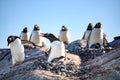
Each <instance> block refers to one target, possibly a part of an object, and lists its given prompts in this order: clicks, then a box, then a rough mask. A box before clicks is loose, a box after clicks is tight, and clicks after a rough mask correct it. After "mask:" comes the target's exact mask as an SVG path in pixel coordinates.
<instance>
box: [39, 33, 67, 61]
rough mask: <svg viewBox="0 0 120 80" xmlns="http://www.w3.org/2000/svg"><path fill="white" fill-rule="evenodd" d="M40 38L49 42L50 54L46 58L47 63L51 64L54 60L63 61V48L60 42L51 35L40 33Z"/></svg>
mask: <svg viewBox="0 0 120 80" xmlns="http://www.w3.org/2000/svg"><path fill="white" fill-rule="evenodd" d="M41 36H43V37H46V38H48V39H49V40H50V42H51V46H50V53H49V57H48V60H47V61H48V62H53V61H54V60H55V59H59V61H64V60H65V46H64V43H63V42H62V41H60V40H59V39H58V38H56V37H55V36H54V35H53V34H51V33H45V34H44V33H41Z"/></svg>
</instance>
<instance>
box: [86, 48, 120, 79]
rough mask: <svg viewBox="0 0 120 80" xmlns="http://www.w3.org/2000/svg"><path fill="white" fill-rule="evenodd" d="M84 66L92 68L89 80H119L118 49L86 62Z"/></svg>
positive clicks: (119, 55)
mask: <svg viewBox="0 0 120 80" xmlns="http://www.w3.org/2000/svg"><path fill="white" fill-rule="evenodd" d="M84 66H86V67H92V70H91V72H89V73H88V74H89V78H91V79H89V80H120V75H119V74H120V48H118V49H115V50H113V51H110V52H108V53H106V54H104V55H102V56H99V57H97V58H95V59H93V60H91V61H88V63H86V64H84Z"/></svg>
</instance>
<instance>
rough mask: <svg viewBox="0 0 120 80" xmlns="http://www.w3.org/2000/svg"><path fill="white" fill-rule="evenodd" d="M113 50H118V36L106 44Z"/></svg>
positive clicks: (119, 38)
mask: <svg viewBox="0 0 120 80" xmlns="http://www.w3.org/2000/svg"><path fill="white" fill-rule="evenodd" d="M108 44H109V46H111V47H113V48H115V49H116V48H120V36H117V37H114V40H113V41H112V42H110V43H108Z"/></svg>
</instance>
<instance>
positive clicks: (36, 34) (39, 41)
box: [30, 24, 45, 47]
mask: <svg viewBox="0 0 120 80" xmlns="http://www.w3.org/2000/svg"><path fill="white" fill-rule="evenodd" d="M41 32H42V31H41V30H40V28H39V26H38V25H37V24H36V25H34V29H33V31H32V33H31V36H30V41H31V42H33V43H34V44H35V45H36V46H39V47H43V46H45V40H44V37H42V36H40V33H41Z"/></svg>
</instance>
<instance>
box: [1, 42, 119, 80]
mask: <svg viewBox="0 0 120 80" xmlns="http://www.w3.org/2000/svg"><path fill="white" fill-rule="evenodd" d="M80 42H82V41H80V40H78V41H75V42H73V43H71V44H70V45H68V47H67V49H68V52H67V53H66V61H65V62H54V63H49V62H47V55H48V52H47V51H48V48H29V47H27V48H25V55H26V58H25V61H24V63H23V64H19V65H17V66H15V67H12V61H11V53H10V50H9V49H0V80H61V79H62V80H120V75H119V74H120V48H119V47H117V48H114V50H112V49H110V50H109V51H108V52H106V51H105V50H104V49H86V48H85V46H81V45H80ZM82 43H84V41H83V42H82ZM70 49H71V50H70ZM104 51H105V52H104Z"/></svg>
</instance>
